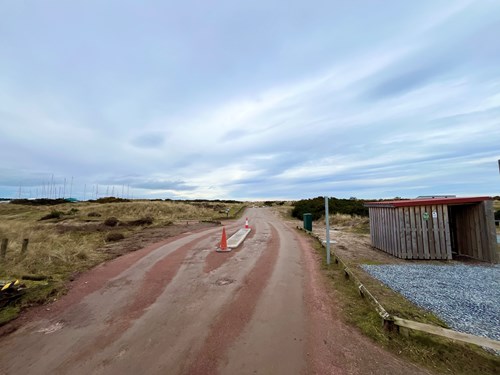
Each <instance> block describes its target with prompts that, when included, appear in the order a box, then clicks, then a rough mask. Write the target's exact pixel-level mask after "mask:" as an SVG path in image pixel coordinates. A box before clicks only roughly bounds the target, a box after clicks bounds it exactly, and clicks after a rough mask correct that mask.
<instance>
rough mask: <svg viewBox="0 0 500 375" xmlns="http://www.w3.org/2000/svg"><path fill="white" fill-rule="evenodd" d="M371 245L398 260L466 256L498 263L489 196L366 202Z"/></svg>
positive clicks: (448, 258)
mask: <svg viewBox="0 0 500 375" xmlns="http://www.w3.org/2000/svg"><path fill="white" fill-rule="evenodd" d="M365 206H366V207H368V210H369V214H370V236H371V241H372V245H373V246H374V247H376V248H377V249H380V250H382V251H385V252H386V253H389V254H391V255H393V256H395V257H398V258H403V259H446V260H450V259H453V258H460V257H468V258H472V259H477V260H480V261H484V262H490V263H498V256H497V238H496V230H495V221H494V213H493V201H492V199H491V198H490V197H467V198H457V197H435V198H424V197H422V198H418V199H409V200H395V201H379V202H367V203H365Z"/></svg>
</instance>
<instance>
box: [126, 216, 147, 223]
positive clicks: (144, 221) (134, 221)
mask: <svg viewBox="0 0 500 375" xmlns="http://www.w3.org/2000/svg"><path fill="white" fill-rule="evenodd" d="M129 224H130V225H151V224H153V218H152V217H151V216H144V217H141V218H140V219H137V220H132V221H129Z"/></svg>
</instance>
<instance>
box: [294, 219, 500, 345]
mask: <svg viewBox="0 0 500 375" xmlns="http://www.w3.org/2000/svg"><path fill="white" fill-rule="evenodd" d="M297 229H299V230H302V231H304V232H306V233H307V234H309V235H310V236H312V237H314V238H316V239H317V240H318V241H319V243H320V244H321V245H322V246H323V247H326V245H325V244H324V243H323V241H322V240H321V239H320V238H319V236H317V235H316V234H314V233H313V232H310V231H307V230H305V229H304V228H302V227H300V226H297ZM330 252H331V253H332V255H333V259H334V263H336V264H339V265H340V267H341V268H342V269H343V271H344V274H345V276H346V278H347V279H350V280H352V281H353V282H354V284H355V285H356V286H357V288H358V290H359V294H360V296H361V297H368V301H369V302H370V304H372V305H373V306H374V308H375V310H376V311H377V313H378V314H379V316H380V317H381V318H382V323H383V325H384V328H385V329H386V330H388V331H396V332H399V327H403V328H407V329H412V330H414V331H419V332H425V333H428V334H431V335H435V336H441V337H445V338H447V339H450V340H457V341H462V342H467V343H470V344H475V345H478V346H482V347H486V348H489V349H493V350H496V351H500V341H496V340H492V339H490V338H487V337H482V336H476V335H471V334H468V333H463V332H458V331H454V330H452V329H447V328H443V327H438V326H435V325H432V324H424V323H419V322H415V321H413V320H407V319H403V318H400V317H398V316H394V315H390V314H389V313H388V312H387V311H386V310H385V309H384V307H383V306H382V305H381V304H380V303H379V302H378V301H377V299H376V298H375V297H374V296H373V294H371V293H370V291H369V290H368V289H367V288H366V287H365V286H364V285H363V284H362V283H361V281H360V280H359V279H358V278H357V277H356V275H355V274H354V273H353V272H352V271H351V270H350V269H349V267H347V265H346V264H345V262H344V261H343V260H342V259H340V258H339V257H338V255H337V254H336V253H335V252H334V251H332V250H330ZM395 327H397V328H396V329H394V328H395Z"/></svg>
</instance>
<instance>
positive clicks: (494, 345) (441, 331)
mask: <svg viewBox="0 0 500 375" xmlns="http://www.w3.org/2000/svg"><path fill="white" fill-rule="evenodd" d="M393 320H394V324H395V325H397V326H399V327H404V328H409V329H413V330H415V331H420V332H426V333H430V334H431V335H436V336H441V337H446V338H447V339H450V340H458V341H463V342H468V343H470V344H475V345H479V346H483V347H486V348H490V349H494V350H497V351H500V341H496V340H492V339H490V338H487V337H482V336H476V335H471V334H469V333H463V332H458V331H454V330H452V329H447V328H443V327H438V326H435V325H432V324H425V323H419V322H415V321H413V320H407V319H402V318H399V317H397V316H393Z"/></svg>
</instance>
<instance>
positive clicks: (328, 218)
mask: <svg viewBox="0 0 500 375" xmlns="http://www.w3.org/2000/svg"><path fill="white" fill-rule="evenodd" d="M325 222H326V264H328V265H329V264H330V215H329V214H328V197H325Z"/></svg>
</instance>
